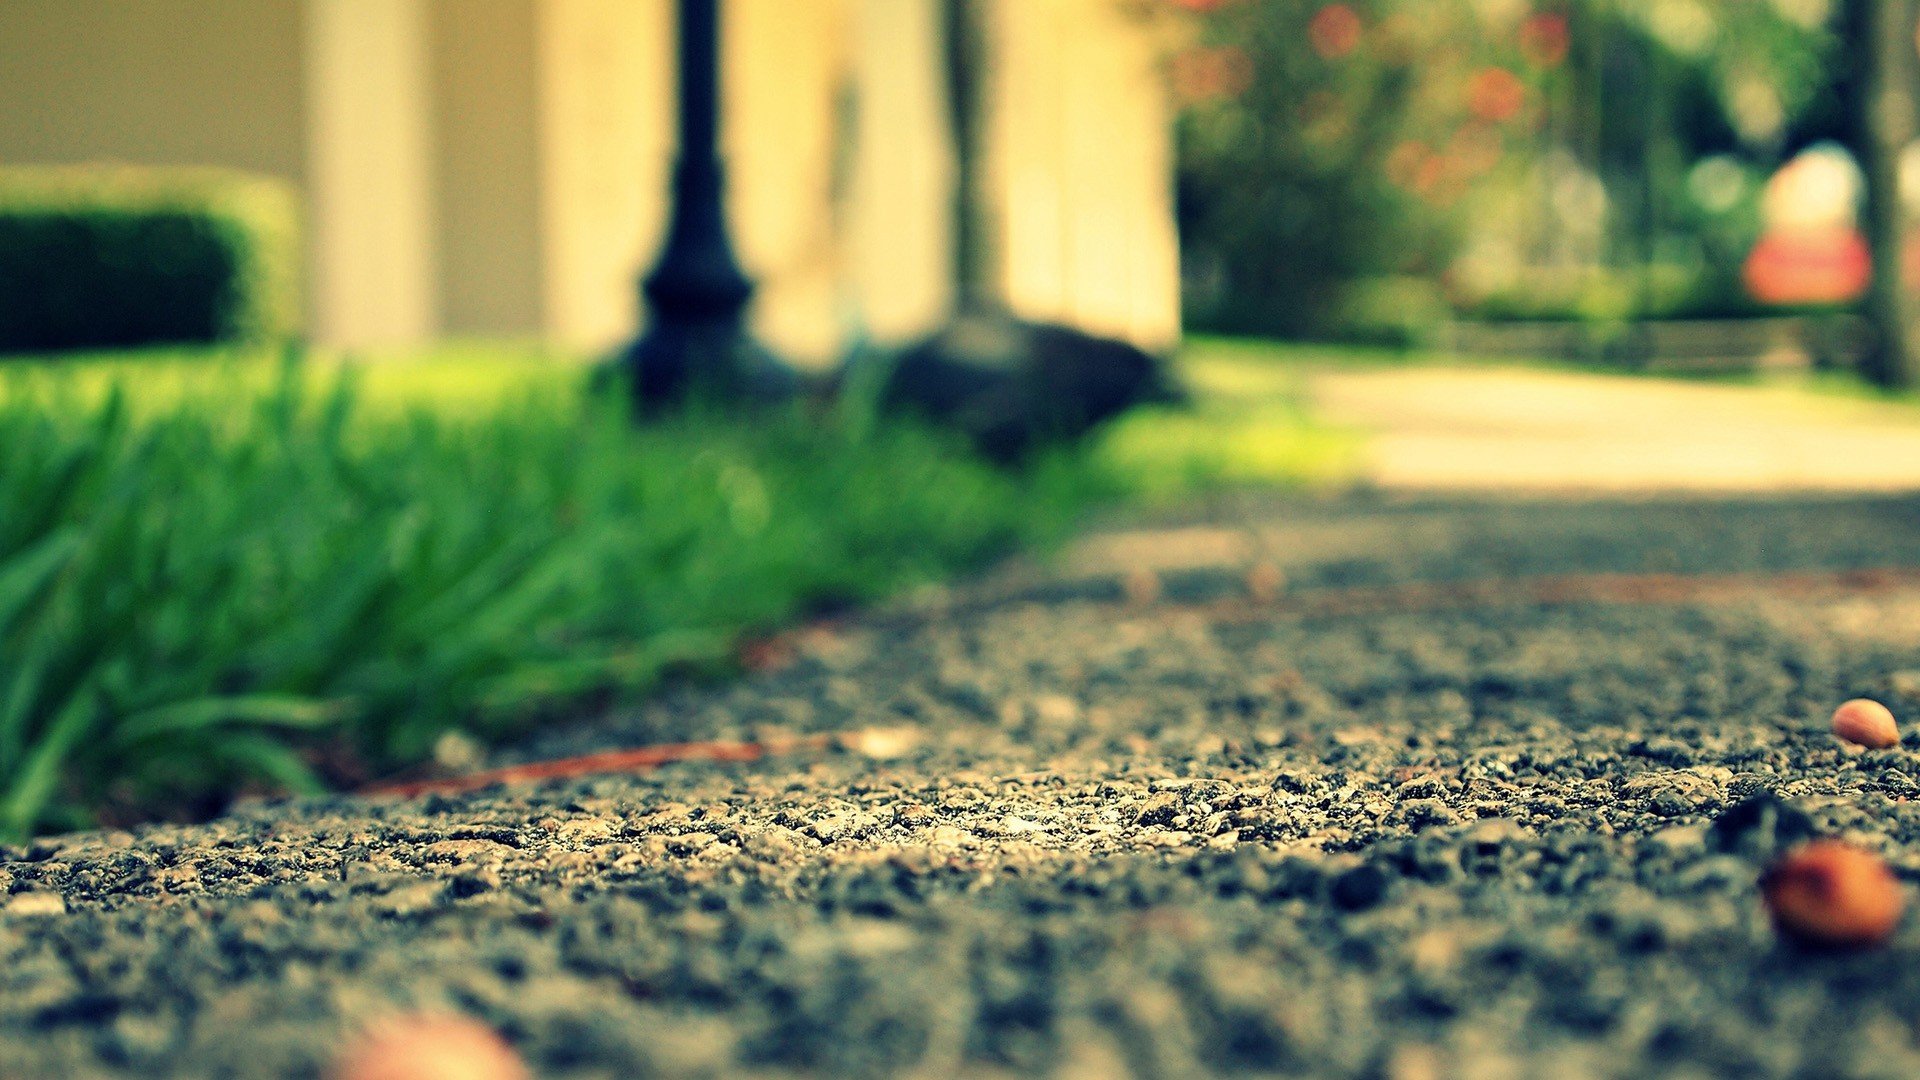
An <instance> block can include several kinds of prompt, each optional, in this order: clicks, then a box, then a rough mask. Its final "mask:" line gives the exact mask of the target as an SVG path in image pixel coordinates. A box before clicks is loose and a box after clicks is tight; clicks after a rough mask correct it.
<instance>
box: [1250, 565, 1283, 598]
mask: <svg viewBox="0 0 1920 1080" xmlns="http://www.w3.org/2000/svg"><path fill="white" fill-rule="evenodd" d="M1286 587H1287V575H1286V573H1285V572H1284V571H1282V570H1281V569H1280V568H1279V567H1278V566H1275V565H1274V564H1272V563H1270V562H1265V561H1262V562H1257V563H1255V564H1253V568H1252V569H1250V570H1248V571H1247V595H1248V596H1251V597H1252V598H1253V599H1254V600H1256V601H1258V602H1260V603H1262V604H1270V603H1272V602H1274V601H1275V600H1277V599H1279V598H1280V594H1281V592H1282V591H1284V590H1285V589H1286Z"/></svg>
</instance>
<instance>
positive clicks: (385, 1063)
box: [331, 1015, 532, 1080]
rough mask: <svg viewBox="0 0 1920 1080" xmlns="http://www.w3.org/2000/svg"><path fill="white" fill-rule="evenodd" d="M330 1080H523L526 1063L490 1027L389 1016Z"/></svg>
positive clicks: (433, 1017)
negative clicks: (391, 1017) (390, 1017)
mask: <svg viewBox="0 0 1920 1080" xmlns="http://www.w3.org/2000/svg"><path fill="white" fill-rule="evenodd" d="M331 1075H332V1077H333V1080H529V1078H530V1077H531V1076H532V1074H531V1073H530V1072H528V1071H527V1066H526V1063H525V1062H523V1061H521V1060H520V1055H519V1054H517V1053H515V1052H514V1050H513V1047H511V1046H509V1045H507V1041H506V1040H505V1039H502V1038H501V1037H500V1036H499V1034H497V1033H496V1032H495V1031H494V1030H493V1029H492V1028H489V1027H487V1026H486V1025H484V1024H481V1023H478V1022H477V1021H473V1020H469V1019H467V1018H465V1017H461V1016H444V1015H414V1016H405V1017H395V1018H393V1019H389V1020H386V1021H383V1022H381V1023H379V1024H376V1025H374V1026H373V1027H372V1028H370V1029H369V1030H368V1031H367V1032H366V1034H365V1035H363V1036H362V1037H361V1038H360V1039H358V1040H357V1041H355V1042H354V1044H353V1045H352V1046H350V1047H349V1048H348V1049H347V1052H346V1053H345V1054H344V1055H342V1056H341V1058H340V1060H339V1061H338V1063H337V1064H336V1065H335V1068H334V1070H333V1073H332V1074H331Z"/></svg>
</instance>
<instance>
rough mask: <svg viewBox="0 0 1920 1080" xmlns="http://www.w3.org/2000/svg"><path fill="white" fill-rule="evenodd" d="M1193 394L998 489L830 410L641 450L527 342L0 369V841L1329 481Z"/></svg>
mask: <svg viewBox="0 0 1920 1080" xmlns="http://www.w3.org/2000/svg"><path fill="white" fill-rule="evenodd" d="M1187 368H1188V377H1189V380H1190V381H1191V382H1192V383H1193V384H1194V385H1195V386H1196V387H1197V388H1198V389H1199V390H1200V391H1201V403H1200V405H1199V406H1198V407H1197V408H1196V409H1194V410H1192V411H1187V412H1181V411H1157V412H1153V413H1144V414H1140V415H1136V416H1133V417H1129V418H1127V419H1126V420H1124V421H1123V422H1121V423H1120V424H1118V425H1117V426H1115V427H1114V428H1112V429H1111V430H1110V431H1109V432H1108V433H1107V434H1106V435H1105V436H1104V437H1103V438H1101V439H1100V440H1098V441H1097V442H1096V443H1095V444H1093V445H1092V446H1090V447H1088V448H1085V449H1083V450H1080V451H1077V452H1070V453H1062V454H1060V455H1057V456H1056V457H1054V458H1052V459H1050V460H1048V461H1046V462H1043V463H1041V464H1040V465H1039V466H1038V467H1037V468H1035V469H1032V470H1030V471H1029V472H1027V473H1025V474H1020V475H1015V474H1010V473H1006V472H1002V471H998V470H995V469H992V468H989V467H987V466H985V465H982V464H980V463H978V462H976V461H975V460H973V459H972V458H971V457H969V456H968V455H967V454H966V453H965V452H964V451H962V450H961V449H960V448H958V447H957V446H955V445H954V444H953V443H952V442H951V441H949V440H948V439H946V438H944V437H943V436H941V435H939V434H937V433H933V432H930V431H927V430H923V429H920V428H917V427H913V426H909V425H901V424H895V423H876V422H873V421H872V420H871V418H868V417H863V416H861V415H860V414H859V411H858V410H853V409H846V410H842V411H839V412H831V413H829V414H826V415H818V414H807V413H803V411H802V410H799V409H796V410H794V411H792V412H790V413H782V414H779V415H777V416H773V417H763V418H759V419H756V420H753V421H748V422H742V421H739V420H728V419H725V418H721V417H714V416H710V417H699V416H689V417H685V418H682V419H678V420H674V421H671V422H668V423H664V424H659V425H654V426H649V427H645V428H639V429H636V428H635V427H634V426H633V425H631V424H630V423H629V422H628V421H627V418H626V416H625V415H624V412H623V410H622V409H621V408H620V407H619V404H618V402H615V401H610V400H606V399H602V398H595V397H593V396H592V395H590V394H588V393H587V392H586V390H585V381H586V378H585V375H586V373H585V370H584V368H583V367H582V366H581V365H579V364H577V363H567V362H562V361H561V360H558V359H556V358H554V357H549V356H543V355H540V354H539V353H538V351H537V350H533V349H525V348H523V349H501V348H474V347H468V348H450V349H446V350H440V351H438V352H437V353H436V354H435V355H431V356H429V357H427V358H425V359H423V360H419V361H416V362H410V363H383V364H369V365H359V366H356V365H351V364H341V363H337V362H327V361H324V360H316V361H314V362H309V363H305V364H299V365H295V364H291V363H287V364H282V363H280V362H277V361H276V360H274V359H273V358H271V357H263V356H259V355H242V356H221V355H218V354H215V355H208V354H202V353H183V354H168V355H146V356H102V357H92V358H80V359H77V360H72V361H68V362H62V363H59V364H52V363H38V362H33V363H29V362H12V363H8V364H4V365H0V658H3V659H0V835H5V836H11V837H21V836H25V835H30V834H32V833H34V832H36V831H41V830H46V829H60V828H72V827H80V826H86V825H89V824H95V823H99V822H103V821H104V822H115V821H126V820H135V819H139V818H142V817H148V816H154V815H165V816H182V815H192V814H196V813H204V812H207V811H210V810H213V809H217V808H218V807H219V806H221V805H223V804H224V802H225V800H227V799H228V798H230V797H231V796H232V795H234V794H235V793H238V792H244V791H296V792H299V791H316V790H321V789H324V788H326V787H329V786H339V785H341V784H343V783H348V782H351V781H353V780H356V779H361V778H365V777H368V776H374V775H379V774H382V773H385V772H388V771H390V770H393V769H396V768H400V767H403V766H406V765H408V764H411V763H414V762H418V761H420V760H422V759H423V758H425V757H427V756H428V755H429V754H430V753H431V752H432V750H433V748H434V746H435V745H436V743H437V742H438V741H439V740H441V739H442V738H443V736H445V735H447V734H448V733H450V732H459V733H463V734H465V735H468V736H472V737H476V738H479V739H482V740H495V739H499V738H504V737H508V736H510V735H512V734H514V733H516V732H520V731H523V730H525V729H526V728H527V727H528V726H529V725H532V724H535V723H539V722H541V721H542V720H546V719H550V718H552V717H555V716H562V715H568V714H577V713H579V712H581V711H583V710H587V709H590V708H593V707H600V706H604V705H605V704H606V703H608V702H609V701H612V700H618V699H620V698H630V697H632V696H633V695H636V694H640V693H644V692H645V691H646V690H647V689H648V688H649V687H651V686H653V685H654V684H655V683H656V682H657V681H658V679H659V678H660V677H661V676H662V675H663V674H664V673H667V672H671V671H685V670H691V671H714V672H718V671H724V670H726V669H727V667H728V665H729V664H730V663H731V657H732V656H733V655H734V653H735V648H736V646H737V643H738V641H739V639H740V638H741V636H742V635H744V634H749V633H753V632H757V631H760V630H763V629H766V628H770V627H774V626H777V625H779V624H780V623H782V622H784V621H788V620H791V619H793V618H794V617H795V616H796V615H798V614H800V613H802V612H804V611H805V610H807V609H808V608H809V607H812V606H815V605H822V604H829V603H842V602H847V601H859V600H865V599H870V598H873V597H876V596H880V595H884V594H887V593H889V592H893V591H896V590H899V589H902V588H905V587H909V586H911V585H913V584H915V583H919V582H926V581H933V580H938V579H942V578H946V577H950V576H952V575H953V574H955V573H956V572H959V571H961V570H964V569H966V568H968V567H973V566H977V565H980V564H981V563H983V562H984V561H986V560H988V559H991V558H993V557H994V556H996V555H998V554H1000V553H1003V552H1006V551H1008V550H1010V549H1012V548H1014V547H1016V546H1021V545H1039V544H1045V543H1046V542H1048V541H1049V540H1052V539H1055V538H1058V537H1060V536H1062V535H1063V534H1064V533H1065V532H1066V531H1067V530H1068V529H1069V528H1070V526H1071V525H1072V523H1073V522H1074V521H1075V520H1076V519H1077V518H1078V517H1079V516H1080V514H1081V513H1082V512H1083V511H1084V510H1085V509H1086V508H1088V507H1089V506H1092V505H1095V504H1099V503H1112V502H1114V501H1117V500H1118V501H1124V500H1128V499H1135V498H1155V499H1165V498H1175V497H1181V496H1182V495H1190V494H1192V493H1195V492H1198V491H1203V490H1206V489H1208V488H1211V487H1216V486H1221V485H1230V484H1240V483H1248V482H1255V483H1267V482H1296V481H1299V480H1302V479H1305V478H1310V477H1316V476H1321V477H1324V476H1331V475H1336V474H1338V472H1339V471H1340V469H1341V468H1342V463H1343V462H1344V461H1345V460H1346V455H1347V452H1348V450H1349V449H1350V440H1348V439H1347V437H1346V436H1343V435H1340V434H1338V433H1329V432H1323V431H1320V430H1318V429H1317V428H1315V427H1314V425H1312V423H1311V422H1310V421H1309V419H1308V418H1307V417H1306V416H1305V415H1304V414H1303V413H1302V412H1301V411H1300V407H1299V405H1298V401H1297V397H1298V395H1297V393H1296V390H1297V387H1296V386H1295V385H1294V384H1293V382H1292V381H1291V380H1292V377H1291V376H1289V375H1288V374H1286V372H1285V371H1283V370H1280V369H1276V368H1275V367H1273V365H1271V364H1268V363H1264V362H1262V361H1260V360H1259V359H1258V358H1253V357H1248V356H1241V355H1236V354H1234V353H1233V352H1232V350H1220V349H1207V348H1203V349H1200V350H1198V351H1197V353H1196V354H1195V355H1194V356H1193V357H1192V358H1191V360H1190V363H1189V364H1188V365H1187Z"/></svg>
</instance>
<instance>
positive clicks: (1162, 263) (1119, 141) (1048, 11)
mask: <svg viewBox="0 0 1920 1080" xmlns="http://www.w3.org/2000/svg"><path fill="white" fill-rule="evenodd" d="M992 25H993V43H994V46H995V49H996V56H997V64H998V71H997V72H996V74H995V77H994V80H993V87H992V92H991V101H990V104H989V112H990V119H989V122H988V125H987V126H988V131H989V133H990V134H989V140H990V143H991V150H990V153H989V155H988V156H989V159H990V160H989V165H988V170H989V177H988V180H987V182H986V184H987V188H988V195H987V197H988V198H989V200H990V201H991V203H992V204H993V205H994V206H995V207H996V209H997V211H998V215H999V227H998V229H997V230H995V235H994V237H993V244H994V259H995V262H996V263H997V265H998V267H999V276H1000V279H1001V282H1002V287H1003V289H1004V290H1005V298H1006V300H1007V301H1008V303H1009V304H1010V305H1011V306H1012V307H1013V309H1014V310H1015V311H1016V312H1018V313H1019V314H1022V315H1025V316H1028V317H1030V318H1035V319H1048V320H1054V321H1059V322H1065V323H1069V324H1072V325H1075V326H1080V327H1082V328H1084V329H1087V330H1090V331H1093V332H1095V333H1101V334H1108V335H1112V336H1115V337H1122V338H1126V339H1129V340H1132V341H1134V342H1136V343H1138V344H1141V345H1143V346H1145V347H1147V348H1151V349H1166V348H1170V347H1172V346H1173V345H1174V344H1175V343H1176V342H1177V341H1178V340H1179V335H1180V268H1179V241H1178V237H1177V235H1176V233H1175V228H1174V215H1173V148H1172V114H1171V111H1170V106H1169V103H1168V99H1167V95H1166V91H1165V87H1164V84H1163V81H1162V79H1161V77H1160V74H1159V66H1158V52H1157V49H1158V40H1157V38H1156V36H1155V31H1154V29H1153V24H1151V23H1150V22H1146V21H1143V20H1141V19H1140V18H1138V17H1137V16H1134V15H1131V14H1129V13H1128V10H1127V5H1124V4H1121V3H1117V2H1116V0H1040V2H1033V0H1000V2H998V3H996V4H995V5H994V14H993V24H992Z"/></svg>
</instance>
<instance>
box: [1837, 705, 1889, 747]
mask: <svg viewBox="0 0 1920 1080" xmlns="http://www.w3.org/2000/svg"><path fill="white" fill-rule="evenodd" d="M1833 733H1834V734H1835V735H1837V736H1839V737H1840V738H1841V739H1842V740H1844V741H1846V742H1850V743H1853V744H1855V745H1857V746H1864V747H1867V748H1868V749H1871V750H1885V749H1886V748H1887V747H1889V746H1898V745H1899V744H1900V729H1899V727H1898V725H1896V724H1895V723H1894V721H1893V713H1891V712H1889V711H1888V710H1887V707H1886V706H1885V705H1882V704H1880V703H1879V702H1877V701H1873V700H1870V699H1868V698H1854V699H1853V700H1852V701H1849V702H1847V703H1845V704H1844V705H1841V706H1840V707H1839V708H1838V709H1835V710H1834V711H1833Z"/></svg>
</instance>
